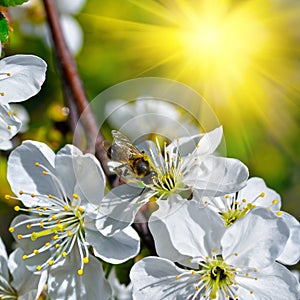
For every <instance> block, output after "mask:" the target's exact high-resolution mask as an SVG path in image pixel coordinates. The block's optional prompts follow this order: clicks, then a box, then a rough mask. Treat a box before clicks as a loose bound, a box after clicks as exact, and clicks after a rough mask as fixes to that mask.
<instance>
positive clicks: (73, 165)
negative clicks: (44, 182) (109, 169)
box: [55, 145, 106, 206]
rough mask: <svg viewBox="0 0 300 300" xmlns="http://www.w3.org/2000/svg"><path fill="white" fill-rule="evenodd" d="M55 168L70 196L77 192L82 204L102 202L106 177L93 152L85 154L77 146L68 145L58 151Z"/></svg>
mask: <svg viewBox="0 0 300 300" xmlns="http://www.w3.org/2000/svg"><path fill="white" fill-rule="evenodd" d="M55 169H56V174H57V176H58V178H59V179H60V181H61V182H62V183H63V186H64V189H65V191H66V193H67V195H68V197H69V198H71V197H72V195H73V193H76V194H78V196H79V198H80V199H81V205H82V206H84V205H87V204H88V203H92V204H95V205H99V204H100V201H101V199H102V198H103V196H104V189H105V181H106V179H105V175H104V172H103V170H102V168H101V166H100V163H99V161H98V160H97V159H96V158H95V157H94V156H93V155H92V154H85V155H83V154H82V153H81V151H80V150H79V149H77V148H76V147H74V146H71V145H67V146H66V147H64V148H63V149H62V150H61V151H60V152H58V153H57V155H56V158H55Z"/></svg>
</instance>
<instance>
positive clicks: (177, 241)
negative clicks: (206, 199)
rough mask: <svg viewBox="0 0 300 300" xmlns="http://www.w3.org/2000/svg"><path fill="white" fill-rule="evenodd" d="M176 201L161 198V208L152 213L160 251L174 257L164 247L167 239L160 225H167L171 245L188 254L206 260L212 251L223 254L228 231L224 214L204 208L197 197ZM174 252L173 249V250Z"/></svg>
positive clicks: (150, 225)
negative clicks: (224, 236)
mask: <svg viewBox="0 0 300 300" xmlns="http://www.w3.org/2000/svg"><path fill="white" fill-rule="evenodd" d="M177 197H178V196H177ZM174 202H175V201H171V200H170V201H164V200H161V201H158V205H159V209H158V210H157V211H155V212H153V213H152V216H151V219H150V221H151V222H150V223H149V227H150V230H151V233H152V235H153V237H154V240H155V246H156V247H157V251H158V254H159V255H160V254H163V256H164V257H167V258H170V259H174V258H173V257H168V253H167V252H168V250H169V249H163V247H164V246H165V243H166V241H165V236H164V235H162V234H161V232H160V228H164V227H165V229H166V230H165V231H167V232H168V235H169V237H167V239H170V241H171V245H172V246H173V247H174V249H175V250H176V251H178V252H179V253H180V254H182V255H184V256H187V257H189V258H191V257H201V258H202V259H203V260H204V259H205V257H206V256H211V255H212V250H215V251H216V253H220V252H221V250H220V240H221V237H222V236H223V233H224V232H225V226H224V223H223V221H222V219H221V218H220V216H219V215H218V214H217V213H215V212H214V211H212V210H211V209H210V208H208V207H201V206H200V204H199V203H197V202H195V201H193V200H191V201H184V200H182V201H177V203H174ZM173 251H174V250H173ZM173 251H172V250H171V251H170V253H173ZM160 252H162V253H160ZM182 263H183V262H182ZM184 264H185V265H186V263H184Z"/></svg>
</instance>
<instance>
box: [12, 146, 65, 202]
mask: <svg viewBox="0 0 300 300" xmlns="http://www.w3.org/2000/svg"><path fill="white" fill-rule="evenodd" d="M54 157H55V154H54V152H53V151H52V150H51V149H50V148H49V147H48V146H47V145H46V144H43V143H39V142H35V141H25V142H23V144H22V145H21V146H19V147H17V148H16V149H15V150H14V151H12V153H11V154H10V156H9V158H8V169H7V179H8V182H9V183H10V186H11V189H12V191H13V192H14V193H15V194H16V195H18V194H19V191H21V190H22V191H24V192H27V193H30V194H31V193H32V194H43V195H48V194H52V195H56V196H59V195H60V192H59V190H58V189H57V185H55V183H54V182H53V180H52V179H51V177H50V176H44V175H43V174H42V170H43V169H42V168H41V167H38V166H36V163H39V164H40V165H43V166H45V167H46V168H47V169H49V170H50V172H52V173H54V168H53V166H54ZM19 198H20V199H22V202H23V203H24V205H25V206H29V207H30V206H34V205H47V203H48V202H49V200H48V199H45V201H44V202H43V201H42V200H41V198H40V197H39V200H36V199H37V198H34V197H31V196H29V195H25V194H24V195H20V196H19ZM37 201H38V203H37Z"/></svg>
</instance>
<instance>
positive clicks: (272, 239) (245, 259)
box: [221, 208, 289, 269]
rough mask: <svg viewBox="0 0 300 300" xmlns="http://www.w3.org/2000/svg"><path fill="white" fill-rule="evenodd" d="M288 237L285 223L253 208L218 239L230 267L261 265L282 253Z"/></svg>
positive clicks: (273, 215) (269, 213)
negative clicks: (231, 265) (220, 239)
mask: <svg viewBox="0 0 300 300" xmlns="http://www.w3.org/2000/svg"><path fill="white" fill-rule="evenodd" d="M288 236H289V229H288V227H287V226H286V224H285V222H284V221H283V220H282V219H281V218H279V217H277V216H276V215H275V214H274V213H272V212H271V211H268V210H267V209H265V208H256V209H253V210H252V211H251V212H249V213H248V214H247V215H246V216H245V217H244V218H241V219H239V220H238V221H237V222H235V223H234V224H233V225H232V226H231V227H229V228H228V229H227V230H226V232H225V234H224V236H223V238H222V241H221V244H222V248H223V257H224V260H225V261H226V262H228V263H231V264H233V265H234V266H249V267H252V268H258V269H259V268H264V267H267V266H268V265H270V264H271V263H273V262H274V261H275V260H276V258H277V257H278V256H279V255H280V253H281V252H282V250H283V248H284V246H285V244H286V241H287V239H288Z"/></svg>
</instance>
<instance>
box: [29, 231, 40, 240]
mask: <svg viewBox="0 0 300 300" xmlns="http://www.w3.org/2000/svg"><path fill="white" fill-rule="evenodd" d="M38 237H39V236H38V234H37V233H36V232H33V233H32V234H31V236H30V238H31V240H32V241H35V240H36V239H37V238H38Z"/></svg>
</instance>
